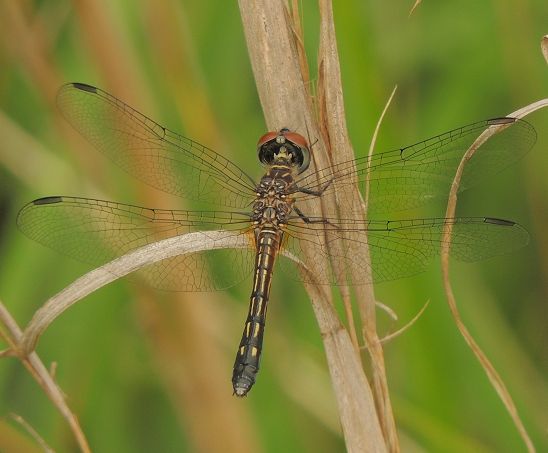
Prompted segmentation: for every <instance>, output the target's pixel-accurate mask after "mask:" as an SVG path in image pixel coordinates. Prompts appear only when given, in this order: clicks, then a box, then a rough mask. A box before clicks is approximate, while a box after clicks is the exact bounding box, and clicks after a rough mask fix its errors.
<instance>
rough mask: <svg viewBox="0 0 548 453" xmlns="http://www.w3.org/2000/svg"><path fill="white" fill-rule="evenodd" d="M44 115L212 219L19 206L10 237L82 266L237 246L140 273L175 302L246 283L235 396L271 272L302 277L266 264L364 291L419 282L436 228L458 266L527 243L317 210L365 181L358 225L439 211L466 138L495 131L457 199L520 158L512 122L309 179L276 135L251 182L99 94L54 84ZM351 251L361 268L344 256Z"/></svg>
mask: <svg viewBox="0 0 548 453" xmlns="http://www.w3.org/2000/svg"><path fill="white" fill-rule="evenodd" d="M58 105H59V107H60V109H61V111H62V112H63V114H64V116H65V118H66V119H67V120H68V121H69V122H70V123H71V124H72V125H73V126H74V127H75V128H76V129H77V130H78V131H79V132H80V133H81V134H82V135H83V136H84V137H85V138H86V139H87V140H89V141H90V142H91V143H92V144H93V145H94V146H95V147H96V148H97V149H98V150H99V151H101V152H102V153H103V154H105V155H106V156H107V157H109V158H110V159H111V160H113V161H114V162H115V163H116V164H117V165H119V166H120V167H121V168H123V169H124V170H126V171H127V172H128V173H130V174H132V175H133V176H135V177H137V178H138V179H140V180H142V181H143V182H145V183H147V184H149V185H151V186H153V187H155V188H157V189H160V190H163V191H165V192H168V193H171V194H175V195H179V196H182V197H187V198H189V199H193V200H200V201H204V202H209V203H211V204H212V205H216V206H218V207H219V209H217V210H209V211H191V210H170V209H149V208H143V207H139V206H133V205H128V204H122V203H116V202H110V201H103V200H93V199H88V198H78V197H66V196H53V197H46V198H41V199H38V200H35V201H33V202H31V203H29V204H27V205H26V206H25V207H23V208H22V209H21V211H20V213H19V215H18V219H17V222H18V225H19V228H20V229H21V230H22V231H23V232H24V233H25V234H26V235H27V236H29V237H30V238H32V239H34V240H36V241H38V242H40V243H42V244H44V245H46V246H49V247H51V248H53V249H56V250H58V251H60V252H62V253H65V254H67V255H69V256H72V257H74V258H76V259H79V260H81V261H85V262H88V263H90V264H93V265H101V264H104V263H106V262H108V261H109V260H112V259H114V258H116V257H118V256H120V255H122V254H124V253H127V252H129V251H131V250H134V249H136V248H138V247H141V246H144V245H146V244H150V243H152V242H156V241H158V240H161V239H165V238H169V237H173V236H176V235H182V234H185V233H189V232H194V231H204V232H205V233H207V232H208V231H211V230H215V231H217V233H219V234H217V235H216V236H215V237H222V236H223V235H225V234H226V235H227V236H230V237H234V236H237V237H238V238H240V239H242V240H241V241H240V243H245V244H248V247H247V248H239V249H226V248H222V247H221V246H218V247H215V246H214V247H212V250H209V251H206V252H200V253H194V254H189V255H184V256H177V257H175V258H168V259H165V260H163V261H160V262H158V263H155V264H153V265H149V266H147V267H146V268H144V269H142V270H141V271H140V273H141V275H143V276H144V278H145V279H146V280H147V281H149V282H150V283H151V284H152V285H153V286H155V287H158V288H161V289H167V290H179V291H209V290H220V289H224V288H227V287H229V286H232V285H234V284H236V283H238V282H239V281H241V280H242V279H243V278H245V277H246V276H248V275H250V274H252V275H253V288H252V291H251V298H250V307H249V313H248V316H247V319H246V322H245V328H244V332H243V335H242V340H241V342H240V346H239V348H238V353H237V355H236V361H235V364H234V370H233V376H232V383H233V388H234V393H235V394H236V395H238V396H244V395H246V394H247V392H248V391H249V390H250V388H251V387H252V386H253V384H254V382H255V377H256V374H257V372H258V370H259V359H260V355H261V350H262V344H263V333H264V325H265V319H266V310H267V303H268V299H269V295H270V286H271V279H272V270H273V268H274V265H275V264H276V267H277V268H278V269H280V270H282V271H287V274H286V276H287V277H289V278H294V279H295V278H296V279H298V280H299V279H300V280H303V279H306V278H307V277H306V276H303V275H301V274H299V272H298V271H297V270H296V269H295V267H294V265H293V263H292V262H291V260H288V259H286V258H285V257H284V256H279V255H291V256H293V257H295V258H297V259H298V260H299V261H300V262H302V263H305V264H306V263H307V262H310V260H312V261H313V264H314V276H313V281H314V283H324V284H340V283H341V281H340V279H338V278H337V275H336V273H335V272H333V270H332V268H331V266H330V263H331V262H332V260H337V262H338V263H339V264H340V265H342V266H343V268H344V267H346V266H352V267H353V268H354V269H356V270H355V271H354V272H353V273H352V278H353V281H352V283H353V284H368V283H371V282H373V281H376V282H377V281H384V280H392V279H396V278H402V277H407V276H410V275H413V274H416V273H417V272H420V271H422V270H424V269H425V267H426V266H427V264H428V262H429V261H430V260H431V259H432V258H433V257H434V256H436V255H437V254H438V250H439V248H440V246H441V241H442V237H443V231H444V228H445V226H446V225H447V224H451V225H452V229H453V234H452V238H453V240H452V244H451V254H452V256H454V257H455V258H457V259H461V260H464V261H475V260H480V259H485V258H488V257H490V256H493V255H497V254H500V253H504V252H508V251H510V250H514V249H517V248H519V247H522V246H523V245H524V244H526V243H527V240H528V235H527V232H526V231H525V230H524V229H523V228H522V227H520V226H519V225H518V224H516V223H514V222H511V221H507V220H501V219H495V218H490V217H459V218H451V219H444V218H426V219H418V218H405V216H402V217H400V218H398V217H396V218H389V219H386V218H384V220H373V219H366V218H364V215H363V213H361V212H339V211H338V209H339V208H338V207H334V208H329V207H327V206H326V204H325V203H322V199H323V197H326V196H333V195H336V196H337V197H338V198H337V199H338V200H340V199H341V197H344V190H341V189H344V187H345V186H348V185H350V184H360V183H362V182H364V181H366V180H367V182H368V185H369V187H370V191H369V211H368V215H369V216H373V215H376V214H379V213H383V212H384V213H386V212H390V211H398V210H399V211H401V210H404V209H410V208H415V207H417V206H419V205H421V204H423V203H425V202H426V201H431V200H432V199H436V198H438V199H441V198H443V197H444V196H446V195H447V193H448V190H449V186H450V184H451V181H452V178H453V175H454V173H455V170H456V168H457V166H458V164H459V162H460V160H461V158H462V156H463V155H464V153H465V152H466V151H467V149H468V148H469V147H470V145H471V144H472V143H473V142H474V141H475V139H476V138H477V137H478V136H479V135H480V134H481V133H482V132H483V131H484V130H486V129H488V128H490V127H493V126H499V125H504V126H506V128H505V129H504V130H503V131H502V132H499V133H497V134H496V135H495V136H494V137H492V138H491V139H489V140H488V141H487V142H485V143H484V144H482V145H481V147H480V148H478V150H477V151H476V154H475V155H474V158H473V159H472V160H471V161H470V162H469V163H468V164H467V166H466V169H465V171H464V174H463V176H462V183H461V187H462V188H468V187H470V186H472V185H473V184H475V183H477V182H480V181H482V180H483V179H484V178H485V177H486V176H488V175H490V174H494V173H496V172H498V171H500V170H502V169H503V168H505V167H506V166H508V165H509V164H511V163H513V162H515V161H517V160H518V159H520V158H521V157H522V156H523V155H524V154H525V153H526V152H527V151H528V150H529V149H530V148H531V147H532V146H533V144H534V142H535V138H536V134H535V131H534V129H533V128H532V126H531V125H529V124H528V123H526V122H524V121H521V120H516V119H514V118H494V119H489V120H485V121H479V122H476V123H472V124H469V125H467V126H463V127H459V128H456V129H453V130H451V131H449V132H446V133H443V134H440V135H437V136H434V137H431V138H429V139H426V140H424V141H421V142H418V143H415V144H413V145H410V146H406V147H402V148H398V149H394V150H392V151H387V152H383V153H378V154H375V155H373V156H372V157H366V158H358V159H356V160H353V161H349V162H343V163H340V164H336V165H333V166H331V167H328V168H321V169H313V170H312V169H310V168H309V166H310V146H309V145H308V143H307V141H306V140H305V138H304V137H303V136H302V135H300V134H298V133H296V132H294V131H290V130H288V129H285V128H284V129H281V130H279V131H274V132H268V133H267V134H265V135H264V136H262V137H261V138H260V139H259V142H258V144H257V152H258V157H259V160H260V162H261V163H262V164H263V165H265V166H266V172H265V174H264V175H263V177H262V178H261V180H260V182H259V183H256V182H255V180H254V179H253V178H251V177H250V176H248V175H247V174H246V173H245V172H244V171H243V170H242V169H241V168H240V167H239V166H237V165H236V164H234V163H233V162H231V161H230V160H228V159H226V158H224V157H223V156H222V155H220V154H218V153H216V152H215V151H213V150H211V149H209V148H207V147H205V146H203V145H200V144H199V143H197V142H194V141H193V140H190V139H188V138H186V137H183V136H181V135H179V134H177V133H175V132H173V131H171V130H169V129H167V128H165V127H163V126H161V125H160V124H158V123H156V122H155V121H153V120H151V119H150V118H148V117H146V116H145V115H143V114H141V113H139V112H138V111H136V110H135V109H133V108H131V107H130V106H128V105H126V104H125V103H123V102H122V101H120V100H119V99H117V98H115V97H114V96H112V95H110V94H108V93H106V92H105V91H102V90H100V89H99V88H96V87H92V86H90V85H86V84H81V83H70V84H67V85H65V86H63V87H62V88H61V90H60V92H59V95H58ZM250 207H251V208H250ZM330 209H333V210H330ZM381 219H382V217H381ZM195 236H196V235H194V236H192V237H195ZM198 236H199V235H198ZM213 245H215V244H213ZM334 245H336V247H335V246H334ZM364 246H365V247H367V248H368V251H369V255H370V260H371V264H370V265H369V264H368V263H366V262H364V260H363V259H362V257H361V256H359V254H357V253H356V250H358V249H360V248H363V247H364ZM282 252H283V253H282ZM278 256H279V259H277V258H278ZM219 261H221V262H222V263H223V265H222V266H219ZM339 277H340V275H339Z"/></svg>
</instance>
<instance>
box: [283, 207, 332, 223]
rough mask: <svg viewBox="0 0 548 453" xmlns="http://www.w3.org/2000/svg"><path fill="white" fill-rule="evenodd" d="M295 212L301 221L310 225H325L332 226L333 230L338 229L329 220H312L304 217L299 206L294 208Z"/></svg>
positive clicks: (319, 218) (318, 218)
mask: <svg viewBox="0 0 548 453" xmlns="http://www.w3.org/2000/svg"><path fill="white" fill-rule="evenodd" d="M293 210H294V211H295V212H296V213H297V215H298V216H299V217H300V218H301V220H302V221H303V222H304V223H309V224H310V223H322V224H324V225H330V226H332V227H333V228H338V226H337V225H335V224H333V223H331V222H330V221H329V220H327V219H324V218H322V217H316V218H311V217H308V216H306V215H304V213H303V212H302V211H301V210H300V209H299V208H298V207H297V206H293Z"/></svg>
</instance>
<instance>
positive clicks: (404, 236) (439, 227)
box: [280, 217, 529, 284]
mask: <svg viewBox="0 0 548 453" xmlns="http://www.w3.org/2000/svg"><path fill="white" fill-rule="evenodd" d="M447 224H450V225H452V227H453V234H452V238H451V248H450V254H451V256H452V257H454V258H456V259H458V260H461V261H479V260H483V259H487V258H490V257H492V256H495V255H499V254H503V253H507V252H510V251H512V250H515V249H518V248H520V247H523V246H524V245H526V244H527V242H528V238H529V235H528V233H527V231H526V230H525V229H524V228H523V227H521V226H520V225H518V224H517V223H514V222H511V221H508V220H501V219H495V218H489V217H459V218H453V219H443V218H442V219H439V218H430V219H413V220H386V221H380V220H379V221H373V220H370V221H361V220H356V219H348V220H341V221H338V220H336V219H314V218H310V219H308V223H306V222H304V221H303V220H302V219H301V218H297V217H296V218H294V219H292V221H291V222H289V223H288V226H287V230H286V236H287V238H286V243H285V248H286V250H287V251H288V252H289V253H290V254H292V255H294V256H296V257H298V258H299V259H300V260H302V261H303V262H305V263H311V262H313V263H314V264H315V265H316V266H315V269H316V274H315V278H316V279H317V280H318V281H320V282H321V283H324V284H336V283H337V279H336V278H335V275H334V272H333V271H332V269H331V266H329V265H327V266H324V265H323V264H322V263H325V262H326V261H327V262H330V260H331V259H335V260H338V261H339V263H340V264H342V265H343V267H344V268H345V269H347V272H348V269H350V268H352V269H354V270H355V272H357V274H358V275H359V277H358V281H354V282H353V283H354V284H365V283H371V282H380V281H387V280H394V279H398V278H403V277H409V276H412V275H415V274H417V273H420V272H422V271H424V270H425V269H426V267H427V265H428V264H429V263H430V262H431V260H432V258H433V257H435V256H437V255H439V251H440V247H441V244H442V237H443V229H444V227H445V226H446V225H447ZM322 237H325V238H326V243H325V245H324V244H323V243H322V240H321V238H322ZM364 246H367V247H368V248H369V253H370V256H371V266H368V265H366V264H365V260H364V255H363V254H362V253H361V251H363V247H364ZM280 266H281V267H285V268H286V269H291V270H290V275H295V271H294V268H292V267H291V266H290V265H288V262H287V260H285V262H280ZM318 266H320V267H318ZM301 278H302V276H301V277H299V279H301Z"/></svg>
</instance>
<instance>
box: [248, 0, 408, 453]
mask: <svg viewBox="0 0 548 453" xmlns="http://www.w3.org/2000/svg"><path fill="white" fill-rule="evenodd" d="M239 4H240V12H241V15H242V21H243V24H244V31H245V35H246V40H247V45H248V50H249V54H250V59H251V65H252V68H253V72H254V75H255V81H256V84H257V89H258V92H259V97H260V100H261V104H262V107H263V111H264V115H265V118H266V123H267V126H268V129H269V130H276V129H280V128H281V127H284V126H290V127H291V126H292V125H303V122H304V125H305V126H306V128H307V130H308V132H309V135H310V137H312V138H313V139H314V140H315V139H318V141H317V142H316V143H315V145H314V154H313V158H314V163H315V165H316V169H321V168H326V167H328V166H329V165H331V164H334V163H337V162H341V161H348V160H350V159H352V158H353V153H352V148H351V146H350V140H349V139H348V135H347V133H346V124H345V115H344V105H343V98H342V87H341V83H340V73H339V62H338V53H337V48H336V41H335V33H334V26H333V15H332V9H331V4H330V2H328V1H322V2H320V12H321V15H322V19H321V30H320V43H321V44H320V51H319V53H320V55H319V57H320V58H319V61H320V63H319V64H320V71H319V84H318V85H319V86H318V98H319V111H320V120H319V121H317V120H316V115H315V111H314V109H313V103H312V99H311V97H310V96H309V93H308V90H307V85H306V82H307V80H308V79H307V77H308V71H307V70H306V71H303V70H302V66H303V64H302V62H303V59H302V57H301V55H302V54H300V53H299V51H302V46H301V43H302V37H301V36H299V35H297V32H298V30H300V25H299V24H298V23H297V24H294V23H292V21H291V17H293V18H295V17H298V14H297V13H296V11H295V4H293V7H294V8H293V14H292V15H291V14H290V13H289V12H288V11H287V10H286V8H285V6H284V3H283V2H268V1H266V0H265V1H249V0H240V2H239ZM327 106H328V107H329V108H328V107H327ZM332 149H336V150H337V153H336V154H335V153H330V150H332ZM323 198H326V199H325V200H322V202H323V203H328V204H330V203H335V202H336V200H333V199H327V197H322V199H323ZM342 200H350V201H349V205H344V206H341V204H339V207H340V208H341V212H344V209H354V210H356V209H361V207H362V200H361V198H360V196H359V191H358V190H357V189H356V188H353V189H352V192H350V193H345V196H343V197H341V198H340V199H339V200H338V201H339V202H341V201H342ZM305 253H306V251H305ZM366 253H367V252H366ZM335 255H337V254H335ZM364 256H366V255H364ZM332 264H333V265H334V269H335V271H336V274H337V275H339V273H338V269H337V266H338V263H337V262H333V263H332ZM307 265H309V266H310V267H311V271H312V272H313V273H314V271H315V269H314V266H315V265H320V264H319V263H317V262H316V261H315V260H309V261H308V262H307ZM341 275H342V274H341ZM341 288H342V289H343V293H342V296H343V299H346V298H347V296H348V293H347V292H346V290H347V288H346V287H345V286H344V285H342V286H341ZM370 288H371V287H367V288H365V289H364V288H362V290H361V291H363V292H362V293H361V294H360V296H359V297H360V300H361V301H362V302H363V303H362V304H361V305H362V307H367V308H363V310H361V311H362V314H361V316H362V318H363V319H366V320H367V323H368V324H364V325H365V331H364V334H365V337H366V338H367V340H366V342H367V344H368V347H369V349H370V350H371V351H373V352H372V357H373V363H374V368H375V370H376V371H375V373H374V374H375V378H374V383H375V384H374V387H375V390H376V395H377V397H378V399H379V401H380V403H379V407H376V406H375V399H374V398H373V394H372V392H371V389H370V387H369V383H368V381H367V378H366V376H365V374H364V372H363V367H362V363H361V358H360V356H359V353H358V352H357V351H356V348H355V347H354V344H353V342H352V340H351V337H350V335H349V333H348V332H347V330H346V329H345V328H344V327H343V324H342V323H341V321H340V320H339V318H338V316H337V314H336V312H335V311H334V309H333V306H332V299H331V294H330V291H329V290H328V289H326V288H325V287H319V286H313V285H306V289H307V291H308V293H309V296H310V298H311V301H312V305H313V309H314V312H315V314H316V318H317V321H318V324H319V326H320V332H321V334H322V338H323V341H324V347H325V351H326V356H327V360H328V364H329V370H330V374H331V379H332V384H333V388H334V391H335V396H336V398H337V403H338V408H339V415H340V420H341V425H342V429H343V433H344V437H345V441H346V447H347V449H348V451H359V452H364V451H387V450H391V451H398V446H397V438H396V433H395V425H394V423H393V419H392V412H391V409H390V404H389V399H388V394H387V390H386V389H387V387H386V380H385V378H384V362H383V358H382V350H381V349H380V344H381V343H380V340H379V339H378V337H377V336H376V332H374V326H373V328H372V329H370V328H369V327H370V326H371V323H372V322H373V323H374V311H375V298H374V296H373V295H372V294H371V293H370V294H365V293H366V292H367V291H370ZM370 314H372V315H373V319H371V316H370ZM368 326H369V327H368ZM377 412H379V413H381V414H382V416H381V420H380V421H379V417H378V416H377ZM387 444H388V447H387Z"/></svg>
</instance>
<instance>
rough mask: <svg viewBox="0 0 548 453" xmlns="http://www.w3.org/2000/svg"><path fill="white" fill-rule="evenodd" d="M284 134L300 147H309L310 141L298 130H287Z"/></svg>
mask: <svg viewBox="0 0 548 453" xmlns="http://www.w3.org/2000/svg"><path fill="white" fill-rule="evenodd" d="M284 136H285V138H286V140H289V141H290V142H291V143H294V144H295V145H297V146H298V147H299V148H306V149H309V146H308V142H307V141H306V139H305V138H304V137H303V136H302V135H301V134H297V132H289V131H287V132H285V133H284Z"/></svg>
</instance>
